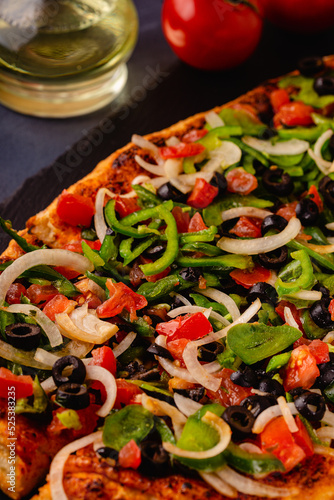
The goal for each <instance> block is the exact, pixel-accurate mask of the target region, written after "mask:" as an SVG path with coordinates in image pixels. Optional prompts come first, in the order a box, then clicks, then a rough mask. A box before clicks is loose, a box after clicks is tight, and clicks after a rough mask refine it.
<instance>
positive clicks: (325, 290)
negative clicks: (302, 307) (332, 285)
mask: <svg viewBox="0 0 334 500" xmlns="http://www.w3.org/2000/svg"><path fill="white" fill-rule="evenodd" d="M312 290H317V291H318V292H321V293H322V298H323V299H324V298H329V297H330V291H329V290H328V288H327V287H325V286H324V285H322V284H321V283H316V284H315V285H314V287H313V288H312Z"/></svg>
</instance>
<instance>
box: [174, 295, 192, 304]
mask: <svg viewBox="0 0 334 500" xmlns="http://www.w3.org/2000/svg"><path fill="white" fill-rule="evenodd" d="M171 295H172V296H173V297H176V298H177V299H179V301H180V302H182V304H184V305H185V306H191V302H190V301H189V300H188V299H186V297H184V296H183V295H181V294H180V293H177V292H172V293H171Z"/></svg>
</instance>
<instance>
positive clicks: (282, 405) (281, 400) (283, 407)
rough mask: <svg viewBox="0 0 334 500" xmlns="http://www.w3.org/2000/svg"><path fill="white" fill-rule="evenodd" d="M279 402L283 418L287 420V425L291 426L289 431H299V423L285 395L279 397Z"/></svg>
mask: <svg viewBox="0 0 334 500" xmlns="http://www.w3.org/2000/svg"><path fill="white" fill-rule="evenodd" d="M277 403H278V406H279V407H280V409H281V412H282V415H283V418H284V420H285V423H286V425H287V426H288V428H289V431H290V432H292V433H293V432H297V431H298V427H297V424H296V422H295V419H294V418H293V416H292V413H291V410H290V408H289V406H288V403H287V402H286V399H285V397H284V396H280V397H279V398H277Z"/></svg>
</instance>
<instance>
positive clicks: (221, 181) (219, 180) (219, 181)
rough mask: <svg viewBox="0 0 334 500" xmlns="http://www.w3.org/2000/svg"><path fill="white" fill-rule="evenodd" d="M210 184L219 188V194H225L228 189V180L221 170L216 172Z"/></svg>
mask: <svg viewBox="0 0 334 500" xmlns="http://www.w3.org/2000/svg"><path fill="white" fill-rule="evenodd" d="M210 184H211V185H212V186H215V187H217V188H218V194H220V195H221V194H224V193H225V191H226V189H227V180H226V178H225V175H224V174H221V173H220V172H215V173H214V175H213V177H212V179H211V181H210Z"/></svg>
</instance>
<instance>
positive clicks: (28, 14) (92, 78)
mask: <svg viewBox="0 0 334 500" xmlns="http://www.w3.org/2000/svg"><path fill="white" fill-rule="evenodd" d="M6 2H8V3H10V2H13V0H3V1H2V3H1V5H0V101H1V102H2V103H4V104H6V105H8V106H9V107H14V109H15V108H16V109H17V110H19V111H22V112H28V113H29V114H39V115H40V116H55V115H54V113H56V116H73V115H74V114H81V113H83V112H88V111H91V110H93V109H97V107H100V106H99V105H98V102H97V101H96V100H95V99H94V95H98V96H99V97H100V98H101V99H100V104H101V105H104V104H105V98H106V95H105V94H106V93H107V94H109V97H111V96H112V94H113V95H116V93H118V92H119V91H120V89H121V88H122V87H123V86H124V83H125V81H126V75H127V72H126V68H125V65H124V62H125V61H126V60H127V58H128V57H129V56H130V54H131V52H132V50H133V47H134V45H135V41H136V38H137V29H138V20H137V15H136V11H135V8H134V6H133V3H132V1H131V0H74V1H72V0H30V2H29V5H28V8H27V9H28V10H25V7H24V5H22V8H21V9H19V8H17V9H16V10H15V9H13V8H11V7H9V8H8V9H7V10H6V9H5V8H4V7H3V3H6ZM21 2H22V3H23V4H25V5H27V0H16V2H14V3H15V4H16V5H17V6H19V4H20V3H21ZM33 4H35V5H33ZM34 7H35V9H34ZM108 82H109V86H108ZM112 86H113V87H114V92H111V90H112V89H111V87H112ZM38 91H40V94H39V95H38ZM9 94H11V95H9ZM65 94H66V95H65ZM15 97H16V99H15ZM92 97H93V101H94V102H92V101H91V98H92ZM8 98H9V101H10V102H8ZM29 99H30V101H31V102H35V101H37V102H40V103H41V104H42V107H40V106H38V109H37V113H36V112H33V113H32V112H31V111H33V108H31V109H30V111H29V110H28V109H19V108H20V107H21V108H22V100H26V101H29ZM66 99H67V103H68V102H73V104H74V109H71V107H68V106H65V107H63V110H61V109H59V106H58V105H59V104H61V101H63V103H64V104H66ZM78 99H79V100H80V101H81V105H82V106H79V107H78V102H77V101H78ZM86 99H88V101H89V102H88V101H87V102H85V101H86ZM6 100H7V102H6ZM107 100H108V99H107ZM110 100H111V99H109V101H110ZM50 101H51V102H50ZM15 102H16V104H15ZM48 102H50V104H51V106H49V108H50V107H51V108H52V109H53V111H52V109H51V110H50V109H49V111H47V107H48V105H47V103H48ZM26 104H27V105H28V108H30V106H29V102H27V103H26ZM54 104H56V108H57V109H56V108H55V106H54Z"/></svg>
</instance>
